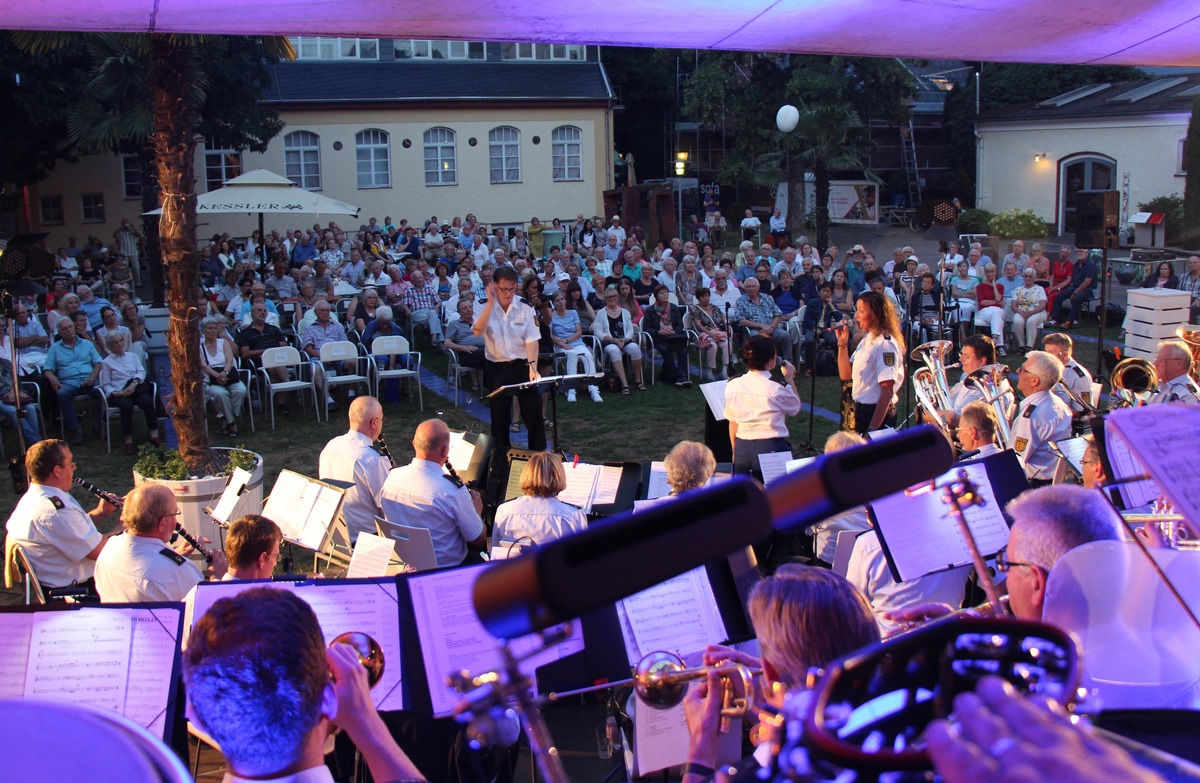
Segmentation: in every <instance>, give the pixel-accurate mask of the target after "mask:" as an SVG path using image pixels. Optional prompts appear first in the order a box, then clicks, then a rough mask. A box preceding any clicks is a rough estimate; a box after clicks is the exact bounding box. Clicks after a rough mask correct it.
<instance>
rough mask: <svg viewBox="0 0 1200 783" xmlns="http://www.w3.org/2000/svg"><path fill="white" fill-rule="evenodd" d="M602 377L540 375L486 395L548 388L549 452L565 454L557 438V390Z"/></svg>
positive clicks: (583, 374)
mask: <svg viewBox="0 0 1200 783" xmlns="http://www.w3.org/2000/svg"><path fill="white" fill-rule="evenodd" d="M603 377H604V376H603V375H601V374H599V373H597V374H596V375H588V374H586V373H579V374H577V375H542V376H540V377H538V379H537V380H536V381H522V382H521V383H510V384H508V385H507V386H498V387H497V388H495V389H493V390H492V391H491V393H489V394H488V395H487V399H489V400H490V399H491V398H492V397H497V396H499V395H501V394H516V393H517V392H519V391H522V390H524V389H532V388H537V387H542V386H548V387H550V421H551V424H552V429H553V430H554V448H552V449H550V450H551V451H557V452H558V453H559V454H563V456H564V457H565V456H566V455H565V453H564V452H563V450H562V439H561V438H559V436H558V389H559V387H560V386H562V385H563V384H564V383H567V382H568V381H582V380H589V381H596V380H598V379H600V378H603Z"/></svg>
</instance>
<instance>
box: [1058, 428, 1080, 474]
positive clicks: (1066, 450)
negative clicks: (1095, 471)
mask: <svg viewBox="0 0 1200 783" xmlns="http://www.w3.org/2000/svg"><path fill="white" fill-rule="evenodd" d="M1087 444H1088V442H1087V438H1083V437H1079V438H1067V439H1066V440H1059V441H1055V442H1054V445H1055V446H1057V447H1058V450H1059V451H1060V452H1062V455H1063V457H1064V458H1065V459H1066V460H1067V462H1069V463H1070V464H1071V468H1072V469H1073V470H1074V471H1075V472H1077V473H1079V474H1082V473H1083V454H1084V452H1085V451H1087Z"/></svg>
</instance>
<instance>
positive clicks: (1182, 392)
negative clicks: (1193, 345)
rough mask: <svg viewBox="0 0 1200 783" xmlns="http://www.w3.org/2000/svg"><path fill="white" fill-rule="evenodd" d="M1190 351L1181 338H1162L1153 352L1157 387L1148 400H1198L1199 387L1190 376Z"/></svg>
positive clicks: (1191, 360) (1156, 401)
mask: <svg viewBox="0 0 1200 783" xmlns="http://www.w3.org/2000/svg"><path fill="white" fill-rule="evenodd" d="M1192 362H1193V359H1192V352H1191V351H1190V350H1189V349H1188V344H1187V343H1185V342H1184V341H1183V340H1163V341H1162V342H1161V343H1159V344H1158V352H1157V353H1155V354H1154V369H1155V370H1156V371H1157V372H1158V377H1159V383H1158V389H1156V390H1155V392H1154V394H1153V396H1151V397H1150V402H1152V403H1159V402H1200V387H1198V386H1197V385H1196V382H1195V381H1194V380H1192V378H1191V372H1192Z"/></svg>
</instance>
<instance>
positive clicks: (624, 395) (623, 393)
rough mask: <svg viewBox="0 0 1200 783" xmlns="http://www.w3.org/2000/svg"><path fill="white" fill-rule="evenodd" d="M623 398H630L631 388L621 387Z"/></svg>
mask: <svg viewBox="0 0 1200 783" xmlns="http://www.w3.org/2000/svg"><path fill="white" fill-rule="evenodd" d="M621 396H622V397H628V396H629V387H628V386H622V387H621Z"/></svg>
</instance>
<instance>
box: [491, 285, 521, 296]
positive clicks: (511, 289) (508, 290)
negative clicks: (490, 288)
mask: <svg viewBox="0 0 1200 783" xmlns="http://www.w3.org/2000/svg"><path fill="white" fill-rule="evenodd" d="M496 290H497V291H499V292H500V293H502V294H514V293H516V292H517V287H516V286H515V285H514V286H511V287H509V286H503V285H501V286H496Z"/></svg>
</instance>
